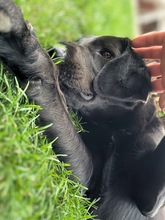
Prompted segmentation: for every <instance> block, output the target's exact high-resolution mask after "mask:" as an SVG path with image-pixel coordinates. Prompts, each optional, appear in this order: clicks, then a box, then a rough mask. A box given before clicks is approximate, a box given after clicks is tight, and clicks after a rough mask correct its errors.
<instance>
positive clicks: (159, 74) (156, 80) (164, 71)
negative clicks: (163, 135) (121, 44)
mask: <svg viewBox="0 0 165 220" xmlns="http://www.w3.org/2000/svg"><path fill="white" fill-rule="evenodd" d="M132 46H133V48H134V50H135V52H137V53H138V54H140V55H142V56H143V57H144V58H145V59H149V60H160V63H158V62H153V63H150V64H148V65H147V66H148V68H149V70H150V74H151V78H152V79H153V80H152V85H153V91H154V92H157V93H160V99H159V105H160V108H161V109H162V110H164V111H165V32H150V33H147V34H144V35H141V36H139V37H137V38H135V39H133V40H132Z"/></svg>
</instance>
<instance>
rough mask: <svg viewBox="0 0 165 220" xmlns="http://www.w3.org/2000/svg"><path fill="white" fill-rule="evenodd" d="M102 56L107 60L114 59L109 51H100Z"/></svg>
mask: <svg viewBox="0 0 165 220" xmlns="http://www.w3.org/2000/svg"><path fill="white" fill-rule="evenodd" d="M100 54H101V56H102V57H104V58H105V59H107V60H110V59H112V58H113V57H114V56H113V54H112V53H111V52H110V51H108V50H102V51H100Z"/></svg>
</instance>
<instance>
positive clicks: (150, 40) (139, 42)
mask: <svg viewBox="0 0 165 220" xmlns="http://www.w3.org/2000/svg"><path fill="white" fill-rule="evenodd" d="M164 38H165V31H162V32H161V31H160V32H150V33H147V34H143V35H140V36H138V37H136V38H134V39H133V40H132V46H133V47H135V48H138V47H150V46H156V45H157V46H161V45H162V44H163V41H164Z"/></svg>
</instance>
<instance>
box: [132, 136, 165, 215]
mask: <svg viewBox="0 0 165 220" xmlns="http://www.w3.org/2000/svg"><path fill="white" fill-rule="evenodd" d="M132 187H133V195H134V199H135V202H136V204H137V206H138V207H139V210H140V211H141V212H142V213H143V214H144V215H146V216H150V217H153V216H155V215H156V213H157V212H158V211H159V209H160V208H161V207H162V206H164V205H165V137H164V138H163V139H162V140H161V142H160V144H159V145H158V146H157V148H156V149H155V150H154V151H152V152H148V153H146V154H145V155H144V156H143V157H142V158H141V159H140V160H139V161H138V163H137V167H136V169H135V170H134V177H133V184H132ZM163 216H164V218H165V213H163ZM164 218H160V219H164ZM156 219H157V218H156ZM158 219H159V218H158Z"/></svg>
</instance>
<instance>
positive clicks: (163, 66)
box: [160, 39, 165, 88]
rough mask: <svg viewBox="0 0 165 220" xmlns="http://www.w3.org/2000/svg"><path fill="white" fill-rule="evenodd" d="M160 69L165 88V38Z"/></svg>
mask: <svg viewBox="0 0 165 220" xmlns="http://www.w3.org/2000/svg"><path fill="white" fill-rule="evenodd" d="M160 71H161V73H162V84H163V86H164V88H165V39H164V42H163V48H162V51H161V63H160Z"/></svg>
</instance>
